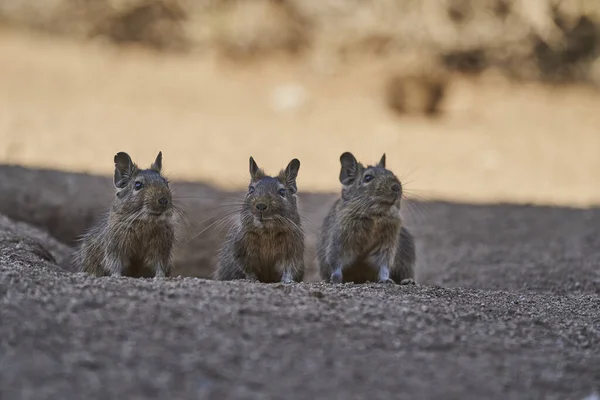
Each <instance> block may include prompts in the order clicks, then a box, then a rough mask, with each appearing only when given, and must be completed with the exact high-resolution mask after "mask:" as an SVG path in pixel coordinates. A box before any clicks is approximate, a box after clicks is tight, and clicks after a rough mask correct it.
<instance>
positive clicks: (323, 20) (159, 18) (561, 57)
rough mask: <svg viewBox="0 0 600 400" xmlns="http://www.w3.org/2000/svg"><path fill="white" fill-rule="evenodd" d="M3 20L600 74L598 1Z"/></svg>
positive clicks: (165, 7)
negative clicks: (413, 52) (414, 54)
mask: <svg viewBox="0 0 600 400" xmlns="http://www.w3.org/2000/svg"><path fill="white" fill-rule="evenodd" d="M0 21H2V22H3V23H4V24H5V25H9V26H18V27H25V28H29V29H33V30H36V31H43V32H49V33H55V34H62V35H67V36H73V37H78V38H106V39H108V40H110V41H112V42H116V43H140V44H143V45H145V46H149V47H153V48H156V49H161V50H177V51H216V52H218V53H220V54H223V55H226V56H228V57H233V58H236V59H239V58H243V59H248V58H256V57H265V56H269V55H273V54H282V53H283V54H292V55H296V54H306V53H309V54H311V55H312V56H314V57H316V60H318V62H319V63H321V64H323V63H324V64H325V65H329V66H330V67H331V65H335V64H336V62H339V61H343V60H348V59H352V57H356V56H358V57H364V56H368V57H390V56H391V57H394V56H400V57H402V56H403V55H404V54H406V53H407V52H410V51H413V50H414V51H419V52H420V53H423V57H425V58H429V59H433V60H435V62H437V63H439V64H440V65H441V66H443V67H444V68H446V69H448V70H458V71H461V72H469V73H472V72H476V73H478V72H481V71H483V70H486V69H489V68H497V69H500V70H502V71H503V72H504V73H506V74H508V75H510V76H512V77H513V78H516V79H526V80H529V79H536V80H539V79H541V80H548V81H553V82H565V81H573V80H579V81H581V80H582V81H588V82H596V83H597V82H599V81H600V62H598V57H599V55H600V6H599V5H598V2H595V1H593V0H573V1H568V2H566V1H559V0H483V1H482V0H443V1H439V0H426V1H420V0H403V1H396V0H383V1H378V2H356V1H350V0H342V1H338V0H253V1H245V0H244V1H236V0H226V1H214V0H197V1H191V0H95V1H89V0H54V1H43V2H42V1H37V0H0ZM322 66H323V65H322ZM325 68H328V67H325Z"/></svg>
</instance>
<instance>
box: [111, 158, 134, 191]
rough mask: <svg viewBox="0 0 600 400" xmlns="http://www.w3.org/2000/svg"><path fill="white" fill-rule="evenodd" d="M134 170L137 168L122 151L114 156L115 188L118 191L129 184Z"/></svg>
mask: <svg viewBox="0 0 600 400" xmlns="http://www.w3.org/2000/svg"><path fill="white" fill-rule="evenodd" d="M136 169H137V167H136V166H135V164H134V163H133V161H131V157H129V154H127V153H125V152H122V151H121V152H118V153H117V155H115V177H114V182H115V186H116V187H117V188H119V189H122V188H124V187H125V186H127V183H129V180H130V179H131V177H132V176H133V174H134V173H135V170H136Z"/></svg>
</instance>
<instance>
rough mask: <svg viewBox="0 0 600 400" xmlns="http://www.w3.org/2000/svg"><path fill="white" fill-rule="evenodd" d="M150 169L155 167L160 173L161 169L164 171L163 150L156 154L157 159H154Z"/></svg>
mask: <svg viewBox="0 0 600 400" xmlns="http://www.w3.org/2000/svg"><path fill="white" fill-rule="evenodd" d="M150 169H153V170H154V171H156V172H158V173H160V171H162V151H159V152H158V155H157V156H156V160H154V162H153V163H152V165H151V166H150Z"/></svg>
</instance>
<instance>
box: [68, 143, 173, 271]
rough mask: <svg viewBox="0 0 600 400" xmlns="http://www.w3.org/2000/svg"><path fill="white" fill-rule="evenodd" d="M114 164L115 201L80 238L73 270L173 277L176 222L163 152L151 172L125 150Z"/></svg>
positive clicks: (74, 257) (116, 156)
mask: <svg viewBox="0 0 600 400" xmlns="http://www.w3.org/2000/svg"><path fill="white" fill-rule="evenodd" d="M114 163H115V172H114V185H115V189H116V194H115V199H114V201H113V204H112V206H111V208H110V209H109V210H108V212H106V213H105V214H104V215H102V217H101V218H100V220H99V221H98V222H97V223H96V225H94V226H93V227H92V228H90V229H89V230H87V231H86V232H85V233H84V234H83V236H82V237H81V239H80V243H79V246H78V249H77V250H76V251H75V253H74V254H73V257H72V264H73V268H74V269H75V270H76V271H79V272H87V273H89V274H92V275H95V276H130V277H169V276H170V275H171V269H172V249H173V245H174V242H175V224H176V221H175V207H174V206H173V200H172V195H171V190H170V188H169V182H168V180H167V179H166V178H165V177H164V176H163V175H162V172H161V171H162V152H159V153H158V156H157V157H156V159H155V161H154V162H153V163H152V165H151V166H150V168H149V169H140V168H139V167H138V166H137V165H136V164H135V163H133V161H132V160H131V157H130V156H129V155H128V154H127V153H125V152H119V153H117V154H116V155H115V157H114Z"/></svg>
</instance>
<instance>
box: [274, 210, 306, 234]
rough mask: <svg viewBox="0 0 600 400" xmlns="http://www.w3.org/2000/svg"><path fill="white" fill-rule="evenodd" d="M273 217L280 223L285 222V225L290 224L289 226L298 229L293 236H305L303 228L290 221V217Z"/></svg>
mask: <svg viewBox="0 0 600 400" xmlns="http://www.w3.org/2000/svg"><path fill="white" fill-rule="evenodd" d="M273 217H274V218H275V219H277V220H279V221H282V222H284V223H288V224H290V225H292V227H294V228H296V229H295V230H294V232H293V234H294V235H295V236H297V237H300V236H302V235H303V233H302V232H303V230H302V228H301V227H300V226H299V225H298V224H297V223H295V222H294V221H292V220H291V219H289V218H288V217H286V216H283V215H274V216H273Z"/></svg>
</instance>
